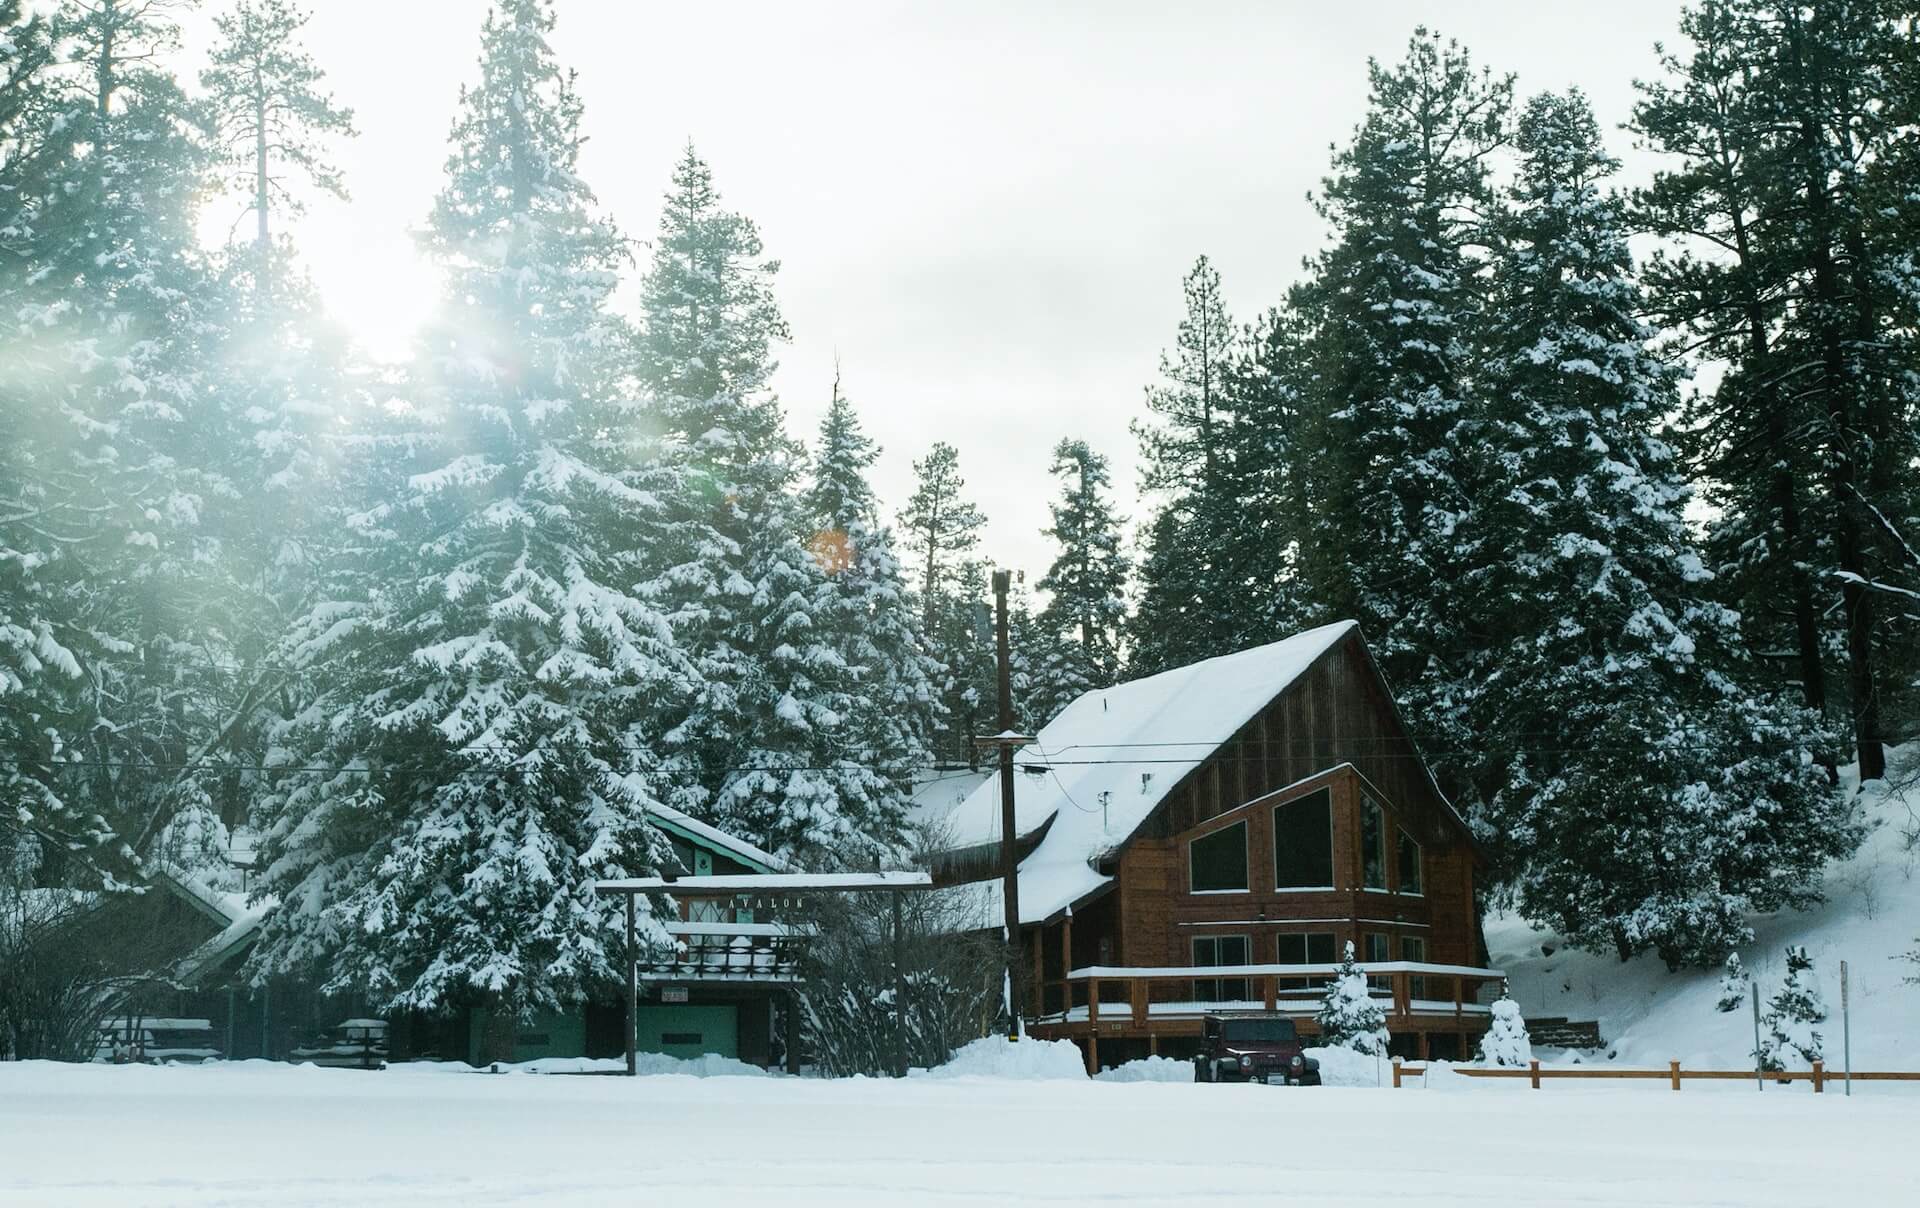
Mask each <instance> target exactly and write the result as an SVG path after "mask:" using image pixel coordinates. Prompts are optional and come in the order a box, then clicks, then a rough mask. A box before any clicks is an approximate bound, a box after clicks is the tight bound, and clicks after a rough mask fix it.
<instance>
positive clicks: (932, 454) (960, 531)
mask: <svg viewBox="0 0 1920 1208" xmlns="http://www.w3.org/2000/svg"><path fill="white" fill-rule="evenodd" d="M913 472H914V477H915V486H914V491H913V494H912V495H911V496H910V497H908V499H907V504H906V507H904V508H902V509H901V511H900V515H899V526H900V534H901V545H902V546H903V548H904V549H905V550H906V554H907V565H908V567H909V568H910V573H911V575H912V577H913V581H914V585H915V590H914V596H915V598H916V600H917V601H918V603H919V606H920V632H921V633H922V634H924V635H925V636H926V638H927V641H928V644H929V646H930V648H931V653H932V654H933V656H934V657H935V658H937V659H938V660H939V661H940V662H941V664H942V665H943V666H945V668H946V671H945V673H944V676H943V678H942V681H941V685H940V703H941V709H942V712H943V713H944V718H943V721H942V723H941V726H940V729H939V730H938V732H937V734H936V737H935V744H936V745H935V750H936V753H937V754H938V755H939V756H940V757H941V758H943V759H949V760H960V759H964V760H966V761H968V763H969V764H971V763H972V762H973V761H974V759H975V755H974V750H973V739H974V736H975V735H977V734H981V733H985V731H983V730H981V729H980V726H981V725H982V724H983V723H985V722H987V721H990V720H991V719H992V717H993V693H994V677H995V671H994V662H993V660H994V654H993V649H994V648H993V629H992V625H991V623H990V621H988V619H987V617H986V614H985V612H984V611H983V608H984V606H983V604H982V596H983V593H984V592H985V590H986V585H987V574H986V569H985V566H984V564H982V563H981V562H980V561H979V559H978V558H977V557H976V556H975V552H976V551H977V550H978V549H979V546H980V534H981V530H983V529H984V528H985V527H986V524H987V518H986V516H985V515H984V514H982V513H981V511H980V509H979V508H977V507H975V506H974V505H973V503H972V502H971V501H970V500H968V499H967V498H966V497H965V495H964V494H963V492H964V491H965V490H966V486H967V483H966V480H965V479H964V478H962V477H961V476H960V453H959V451H958V450H957V449H955V448H954V447H953V446H952V445H950V444H947V443H946V442H945V441H935V442H934V445H933V447H932V448H931V449H929V450H927V455H926V456H925V457H922V458H920V459H919V460H917V461H915V462H914V463H913Z"/></svg>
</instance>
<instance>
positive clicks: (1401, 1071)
mask: <svg viewBox="0 0 1920 1208" xmlns="http://www.w3.org/2000/svg"><path fill="white" fill-rule="evenodd" d="M1452 1068H1453V1072H1454V1073H1456V1074H1463V1075H1465V1076H1466V1077H1468V1078H1525V1079H1526V1080H1527V1081H1528V1083H1529V1085H1531V1086H1532V1087H1533V1089H1534V1090H1536V1091H1537V1090H1539V1089H1540V1083H1541V1080H1542V1079H1547V1080H1552V1079H1556V1078H1612V1079H1638V1080H1643V1081H1649V1082H1653V1081H1659V1082H1665V1083H1667V1084H1668V1085H1669V1086H1670V1087H1672V1088H1673V1089H1674V1090H1676V1091H1677V1090H1679V1089H1680V1084H1681V1083H1682V1082H1685V1081H1688V1080H1696V1081H1699V1080H1705V1081H1713V1082H1754V1083H1758V1084H1760V1085H1761V1086H1762V1087H1764V1086H1765V1084H1766V1083H1769V1082H1775V1083H1781V1082H1811V1083H1813V1092H1814V1094H1816V1095H1817V1094H1819V1093H1820V1092H1821V1091H1822V1090H1824V1089H1825V1088H1826V1085H1827V1084H1828V1083H1830V1082H1844V1081H1847V1080H1848V1079H1851V1080H1852V1081H1855V1082H1920V1073H1913V1072H1907V1071H1893V1070H1855V1071H1853V1072H1852V1073H1851V1074H1848V1073H1844V1072H1843V1073H1838V1074H1836V1073H1834V1072H1833V1071H1832V1070H1830V1069H1828V1068H1827V1067H1826V1063H1825V1062H1823V1061H1816V1062H1814V1063H1813V1068H1812V1069H1810V1070H1766V1071H1756V1070H1687V1069H1681V1068H1680V1063H1679V1062H1678V1061H1669V1062H1668V1063H1667V1068H1666V1069H1664V1070H1648V1069H1617V1068H1614V1067H1611V1066H1556V1067H1554V1068H1552V1069H1542V1068H1541V1066H1540V1063H1539V1062H1538V1061H1529V1062H1528V1063H1527V1068H1526V1069H1524V1070H1523V1069H1518V1068H1506V1069H1500V1068H1477V1067H1473V1066H1454V1067H1452ZM1426 1072H1427V1067H1426V1066H1425V1065H1416V1064H1409V1063H1406V1062H1402V1061H1401V1060H1400V1059H1399V1058H1398V1057H1396V1058H1394V1059H1393V1085H1394V1086H1395V1087H1398V1086H1400V1085H1401V1084H1402V1080H1403V1079H1406V1078H1417V1077H1421V1076H1422V1075H1424V1074H1425V1073H1426Z"/></svg>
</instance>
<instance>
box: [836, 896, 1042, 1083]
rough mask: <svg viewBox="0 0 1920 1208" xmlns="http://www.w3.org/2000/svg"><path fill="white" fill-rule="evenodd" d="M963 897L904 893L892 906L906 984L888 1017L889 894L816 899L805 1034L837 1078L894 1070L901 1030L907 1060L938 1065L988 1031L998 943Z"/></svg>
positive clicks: (996, 1000) (997, 978)
mask: <svg viewBox="0 0 1920 1208" xmlns="http://www.w3.org/2000/svg"><path fill="white" fill-rule="evenodd" d="M971 900H972V899H969V898H967V897H965V896H963V895H956V894H947V893H931V894H908V895H903V896H902V897H901V898H900V899H899V900H898V905H899V908H900V920H901V931H902V941H901V955H902V956H903V958H904V963H905V971H904V976H903V978H902V979H901V980H902V982H903V983H904V984H905V987H906V1003H905V1004H904V1011H903V1012H901V1013H896V1012H895V1010H894V969H893V961H894V938H893V919H894V915H893V911H894V907H895V905H896V899H895V897H894V895H891V894H858V895H852V896H849V897H847V898H845V899H843V900H822V901H821V902H820V903H818V904H817V905H816V906H815V908H814V913H813V918H812V922H813V923H814V925H815V926H816V927H818V928H819V937H818V938H817V939H815V940H814V942H813V943H812V944H811V945H810V946H809V948H808V953H807V980H806V984H805V986H804V987H803V988H802V990H801V994H800V1008H801V1028H802V1032H803V1034H804V1036H805V1039H806V1045H807V1050H808V1052H809V1054H810V1056H811V1058H812V1060H813V1061H814V1062H815V1063H817V1064H818V1065H819V1066H820V1068H821V1069H822V1070H825V1071H826V1072H828V1073H830V1074H835V1075H838V1076H842V1077H844V1076H847V1075H851V1074H887V1073H892V1072H893V1068H894V1062H895V1061H896V1060H897V1047H898V1046H897V1041H898V1038H899V1035H900V1031H899V1030H900V1028H901V1027H903V1026H904V1027H905V1029H906V1037H905V1041H906V1050H907V1063H908V1064H909V1065H910V1066H915V1067H933V1066H939V1065H942V1064H944V1063H945V1062H946V1061H947V1060H948V1058H949V1057H950V1056H951V1055H952V1053H953V1051H954V1050H955V1049H957V1048H959V1047H961V1046H962V1045H964V1044H966V1043H967V1042H968V1041H970V1040H975V1039H977V1038H979V1037H981V1036H984V1035H985V1034H986V1033H988V1032H989V1031H991V1030H992V1029H993V1027H994V1024H995V1022H996V1021H997V1019H998V1018H999V1014H1000V992H1001V980H1002V976H1003V973H1004V970H1005V965H1004V964H1003V958H1002V952H1003V949H1002V948H1001V946H1000V945H999V944H998V943H996V942H994V941H993V940H992V939H990V938H986V936H985V935H983V934H982V932H981V931H980V928H979V924H980V920H978V919H975V918H973V917H971V916H972V912H971V911H970V910H969V908H968V905H967V903H968V902H970V901H971Z"/></svg>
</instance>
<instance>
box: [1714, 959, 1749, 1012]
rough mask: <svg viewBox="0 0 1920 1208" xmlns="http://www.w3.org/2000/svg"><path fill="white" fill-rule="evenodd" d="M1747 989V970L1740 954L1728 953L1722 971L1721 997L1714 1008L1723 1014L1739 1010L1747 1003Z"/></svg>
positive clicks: (1715, 1002)
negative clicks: (1741, 961)
mask: <svg viewBox="0 0 1920 1208" xmlns="http://www.w3.org/2000/svg"><path fill="white" fill-rule="evenodd" d="M1747 989H1748V986H1747V970H1746V967H1745V966H1744V965H1742V964H1741V963H1740V954H1739V953H1738V952H1729V953H1727V963H1726V965H1725V966H1723V967H1722V970H1721V973H1720V997H1719V998H1717V999H1715V1000H1714V1003H1713V1009H1714V1010H1716V1011H1718V1012H1720V1013H1721V1014H1722V1015H1726V1014H1728V1013H1730V1012H1733V1011H1738V1010H1739V1009H1740V1008H1741V1007H1743V1006H1745V1005H1746V1004H1747Z"/></svg>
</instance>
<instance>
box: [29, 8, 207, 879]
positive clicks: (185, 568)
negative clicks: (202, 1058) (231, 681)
mask: <svg viewBox="0 0 1920 1208" xmlns="http://www.w3.org/2000/svg"><path fill="white" fill-rule="evenodd" d="M178 8H179V6H178V5H174V4H168V3H158V2H149V3H137V4H136V3H132V2H130V0H71V2H70V3H67V4H64V5H62V6H61V7H60V8H59V9H58V10H56V12H55V13H54V15H53V18H52V20H51V21H48V22H40V21H36V20H33V19H27V20H22V19H21V12H20V10H17V9H16V10H12V11H11V12H10V13H8V14H7V20H8V22H9V26H8V28H7V33H8V37H9V42H10V44H12V45H14V46H17V47H18V50H19V55H18V57H17V60H16V57H15V56H14V55H13V54H9V55H8V56H7V59H8V62H7V66H6V68H5V71H6V79H7V86H6V97H5V99H4V101H0V105H3V106H4V111H3V118H0V120H5V121H6V122H7V123H8V127H9V128H8V129H7V131H6V133H5V135H4V137H5V138H6V140H7V143H8V147H7V149H6V156H5V159H6V166H5V168H4V170H3V176H4V189H5V194H4V196H3V197H0V204H3V205H4V206H5V211H6V212H5V216H4V221H5V226H4V234H0V245H3V246H4V249H5V256H6V261H7V264H6V272H5V273H0V297H3V298H4V304H5V308H6V314H7V316H8V319H7V325H6V327H5V329H4V331H3V332H0V339H4V344H5V346H4V349H0V360H4V362H5V363H6V365H7V367H8V373H7V387H6V389H7V391H8V396H9V397H8V400H7V404H6V406H5V407H0V413H4V414H5V415H6V417H7V418H6V420H5V421H4V422H5V424H6V425H7V429H8V430H7V431H5V432H0V443H4V444H5V445H6V446H7V448H8V454H7V461H8V465H7V468H6V469H5V470H0V474H4V475H5V477H6V478H7V479H9V480H10V481H7V482H5V484H4V488H3V489H4V497H5V498H6V499H7V503H6V504H4V505H0V508H4V514H6V515H8V517H9V521H8V524H7V529H8V537H7V543H8V546H9V548H10V549H11V550H12V551H13V553H14V554H15V555H17V557H15V556H9V557H8V558H7V559H6V561H7V562H9V563H11V564H12V565H13V567H14V569H13V570H11V571H8V572H6V575H7V577H8V578H10V579H13V580H14V583H13V585H12V586H11V587H10V588H9V589H7V590H6V591H5V592H4V593H0V594H5V595H13V596H15V597H16V599H15V601H13V602H9V603H8V604H6V605H5V608H6V611H7V613H8V620H7V622H6V625H7V626H8V627H9V632H10V633H11V634H12V635H13V636H12V637H11V638H10V639H9V640H8V642H7V645H8V647H9V648H10V649H11V650H12V651H14V652H15V653H13V654H12V655H11V656H10V661H11V670H10V671H9V672H8V673H7V675H6V677H5V678H6V679H8V680H14V679H18V680H21V681H22V682H23V683H24V682H25V681H27V680H29V679H30V680H31V681H32V684H33V688H32V696H23V697H22V698H21V701H20V705H19V707H20V709H21V710H22V712H21V713H18V714H15V715H14V723H15V724H16V725H21V726H22V728H21V731H20V735H19V737H20V742H19V745H18V746H11V745H10V748H9V749H10V753H13V752H17V753H18V756H19V757H20V758H21V759H23V760H24V761H25V762H24V763H21V764H15V765H12V767H11V768H10V770H9V771H8V772H7V773H4V775H5V776H7V777H8V778H9V779H14V778H17V779H14V789H15V791H17V792H19V793H20V795H21V798H22V800H23V802H25V803H28V804H27V808H28V810H29V812H30V813H31V814H32V815H33V817H32V819H31V820H29V821H28V822H26V823H25V825H27V826H28V827H29V828H30V829H33V830H35V831H37V832H39V833H40V834H41V835H42V836H43V837H49V838H53V839H54V842H53V843H52V844H51V845H50V848H49V850H51V851H65V850H71V849H72V848H73V846H74V845H76V844H77V845H79V846H80V847H82V848H93V849H95V850H99V849H101V848H103V847H105V848H108V851H109V853H110V855H109V860H108V862H109V863H110V864H111V865H112V867H111V868H109V869H108V870H106V871H107V875H109V876H110V877H126V876H130V875H135V874H136V871H137V865H138V864H139V863H141V862H143V861H147V860H149V859H153V858H157V857H158V856H159V855H160V854H161V853H162V850H163V849H164V848H165V847H166V846H167V843H168V836H169V833H170V831H171V830H172V828H173V827H174V824H175V822H176V820H179V819H182V818H186V817H189V816H191V817H192V818H193V819H194V820H195V821H194V822H193V824H192V825H193V826H194V827H195V828H196V829H197V828H198V827H199V825H200V823H201V822H203V821H204V820H205V818H206V816H207V813H208V808H209V799H208V794H207V778H206V777H205V776H203V775H201V774H199V772H198V768H199V767H200V765H201V764H202V763H203V762H204V761H205V759H206V758H207V757H208V756H209V754H210V753H211V752H212V749H213V746H215V745H217V743H215V744H212V745H210V743H209V738H210V736H217V735H218V734H219V733H220V732H221V730H222V728H223V724H224V722H225V720H226V717H227V714H228V709H229V707H230V704H231V698H230V696H229V695H228V693H229V685H228V684H227V682H226V681H225V679H224V678H223V676H222V674H221V672H220V670H219V668H220V666H221V665H222V664H223V663H224V662H225V661H226V660H227V659H228V657H229V650H228V647H227V642H226V638H225V635H224V634H223V633H222V632H221V630H220V628H219V626H218V623H217V616H216V615H215V613H214V610H212V609H210V608H209V607H208V606H207V605H208V603H209V601H208V600H207V599H206V598H205V596H204V595H203V594H201V593H197V592H196V590H195V588H196V587H197V585H198V580H199V578H200V576H201V574H202V571H203V568H204V566H205V565H206V564H207V563H208V561H209V560H210V559H212V558H214V557H217V554H218V549H217V545H216V544H215V543H213V542H212V541H211V540H210V537H209V532H208V528H207V519H208V517H209V514H210V513H211V512H214V511H216V510H217V509H219V508H221V507H223V506H227V505H228V504H230V503H231V501H232V499H233V492H232V489H231V484H230V483H228V482H227V481H225V479H224V478H223V477H222V476H221V475H220V473H219V472H218V470H217V467H213V466H211V465H209V464H208V462H207V461H206V459H205V458H204V456H203V454H204V451H205V449H206V448H207V447H208V446H209V445H210V444H211V443H214V442H215V441H217V438H218V436H219V434H220V433H221V432H222V430H223V427H224V416H223V415H222V412H221V406H222V403H221V400H220V399H219V398H218V397H216V396H214V395H212V394H211V393H210V392H209V390H208V385H209V374H208V371H207V366H208V365H209V363H211V362H212V361H213V360H214V356H213V355H212V354H213V350H214V346H215V345H216V344H217V340H218V322H217V320H218V312H219V307H218V302H217V291H216V289H215V286H214V283H213V281H212V278H211V274H210V273H209V271H208V265H207V263H206V260H205V258H204V257H203V256H202V255H201V253H200V251H199V248H198V246H197V240H196V239H195V226H196V209H195V206H196V202H197V200H198V198H199V197H200V196H201V195H202V194H203V193H204V192H205V190H206V186H207V169H208V156H207V152H206V149H205V145H204V141H203V135H204V124H203V120H202V119H203V114H202V113H201V111H200V109H199V108H198V107H197V106H196V105H195V104H194V103H193V102H191V101H190V100H189V99H188V98H187V97H186V96H185V94H184V93H183V92H182V90H181V89H180V87H179V84H178V82H177V81H176V80H175V78H174V77H173V76H172V75H171V74H170V73H169V72H168V71H167V69H166V67H165V66H164V59H165V56H166V54H167V53H168V52H169V51H170V50H171V49H172V48H174V47H175V46H177V44H178V31H177V29H176V27H175V25H174V23H173V20H172V17H173V14H174V12H175V11H176V10H177V9H178ZM15 534H18V535H17V536H16V535H15ZM15 541H19V542H20V545H19V546H15V545H14V544H13V543H14V542H15ZM22 547H24V548H22ZM83 675H84V684H83V683H82V680H81V677H82V676H83ZM76 689H81V690H80V691H78V692H77V693H75V694H73V695H68V693H69V692H70V691H71V690H76ZM8 695H13V694H12V693H8ZM22 723H24V724H22ZM49 832H57V833H54V834H50V833H49ZM109 839H111V844H110V845H109V842H108V841H109ZM48 875H49V876H60V875H63V874H61V873H59V872H57V871H55V872H49V873H48Z"/></svg>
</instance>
